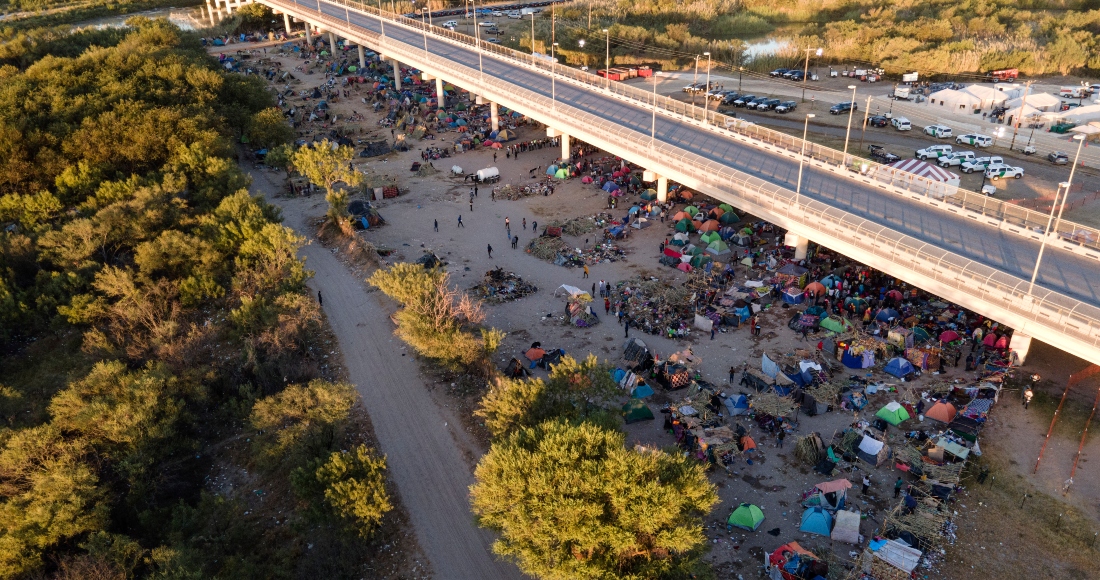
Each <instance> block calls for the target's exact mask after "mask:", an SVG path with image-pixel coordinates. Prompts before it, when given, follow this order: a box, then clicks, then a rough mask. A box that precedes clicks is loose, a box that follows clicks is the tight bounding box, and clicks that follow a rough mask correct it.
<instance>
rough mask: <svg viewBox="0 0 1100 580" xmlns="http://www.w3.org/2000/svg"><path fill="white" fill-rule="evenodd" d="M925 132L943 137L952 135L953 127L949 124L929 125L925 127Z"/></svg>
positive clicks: (939, 137) (938, 137)
mask: <svg viewBox="0 0 1100 580" xmlns="http://www.w3.org/2000/svg"><path fill="white" fill-rule="evenodd" d="M924 134H925V135H931V136H933V137H936V138H937V139H943V138H945V137H950V136H951V127H948V126H947V125H929V126H927V127H925V128H924Z"/></svg>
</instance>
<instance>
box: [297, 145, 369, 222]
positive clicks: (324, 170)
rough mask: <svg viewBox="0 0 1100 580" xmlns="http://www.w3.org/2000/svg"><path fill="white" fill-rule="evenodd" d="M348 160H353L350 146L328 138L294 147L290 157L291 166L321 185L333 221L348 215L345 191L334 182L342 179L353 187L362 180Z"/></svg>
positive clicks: (353, 155)
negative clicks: (294, 149) (295, 148)
mask: <svg viewBox="0 0 1100 580" xmlns="http://www.w3.org/2000/svg"><path fill="white" fill-rule="evenodd" d="M352 159H355V150H354V149H352V148H351V147H348V146H347V145H337V144H336V143H333V142H331V141H329V140H328V139H323V140H321V141H317V142H314V143H312V144H310V145H307V146H305V147H302V148H300V149H298V150H297V151H295V152H294V156H293V157H292V158H291V163H293V164H294V168H295V169H297V170H298V171H300V172H302V175H305V176H306V177H307V178H308V179H309V180H310V181H312V182H313V183H316V184H317V185H320V186H321V187H324V188H325V200H326V201H328V213H329V217H330V218H332V219H334V220H337V219H341V218H344V217H347V215H348V208H347V205H348V194H347V192H346V191H344V190H341V189H337V188H336V184H338V183H341V182H342V183H344V184H346V185H347V186H348V187H355V186H356V185H359V184H360V183H361V182H362V181H363V174H362V173H359V172H358V171H356V170H355V169H353V168H352V167H351V160H352Z"/></svg>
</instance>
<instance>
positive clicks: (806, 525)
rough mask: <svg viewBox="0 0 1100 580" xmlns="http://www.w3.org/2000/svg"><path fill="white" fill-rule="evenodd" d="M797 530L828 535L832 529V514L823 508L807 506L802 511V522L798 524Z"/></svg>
mask: <svg viewBox="0 0 1100 580" xmlns="http://www.w3.org/2000/svg"><path fill="white" fill-rule="evenodd" d="M798 531H800V532H806V533H807V534H817V535H819V536H828V535H829V534H830V533H831V532H832V531H833V516H831V515H829V512H827V511H825V509H824V508H820V507H812V508H809V509H807V510H806V511H804V512H802V524H801V525H799V526H798Z"/></svg>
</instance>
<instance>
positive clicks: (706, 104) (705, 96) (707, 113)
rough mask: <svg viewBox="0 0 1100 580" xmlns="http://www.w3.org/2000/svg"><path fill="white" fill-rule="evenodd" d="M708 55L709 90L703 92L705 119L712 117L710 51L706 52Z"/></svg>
mask: <svg viewBox="0 0 1100 580" xmlns="http://www.w3.org/2000/svg"><path fill="white" fill-rule="evenodd" d="M703 54H704V55H706V57H707V92H705V93H703V121H704V122H705V121H707V120H708V119H709V118H710V53H709V52H704V53H703Z"/></svg>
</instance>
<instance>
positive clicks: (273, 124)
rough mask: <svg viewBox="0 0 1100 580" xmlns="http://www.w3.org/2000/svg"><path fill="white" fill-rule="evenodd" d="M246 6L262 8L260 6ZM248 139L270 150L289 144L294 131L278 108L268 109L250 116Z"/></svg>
mask: <svg viewBox="0 0 1100 580" xmlns="http://www.w3.org/2000/svg"><path fill="white" fill-rule="evenodd" d="M248 6H262V4H249V5H248ZM248 137H249V140H250V141H251V142H252V144H253V145H255V146H257V147H260V148H264V149H270V148H272V147H275V146H278V145H284V144H286V143H289V142H290V140H291V139H293V138H294V129H293V128H292V127H291V126H290V123H287V121H286V117H285V116H284V115H283V112H282V111H281V110H279V108H278V107H268V108H266V109H264V110H262V111H260V112H258V113H256V114H255V115H252V119H251V120H250V121H249V123H248Z"/></svg>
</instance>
